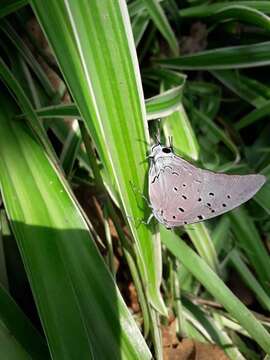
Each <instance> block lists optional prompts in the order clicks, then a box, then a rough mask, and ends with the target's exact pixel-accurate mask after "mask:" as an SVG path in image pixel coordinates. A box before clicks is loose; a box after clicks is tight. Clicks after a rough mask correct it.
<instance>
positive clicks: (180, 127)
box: [162, 104, 199, 160]
mask: <svg viewBox="0 0 270 360" xmlns="http://www.w3.org/2000/svg"><path fill="white" fill-rule="evenodd" d="M162 127H163V131H164V135H165V137H166V138H167V139H168V138H169V137H170V136H172V137H173V146H174V147H175V149H179V150H180V152H181V153H182V154H184V155H186V156H187V157H189V158H191V159H193V160H198V158H199V145H198V142H197V139H196V137H195V134H194V131H193V129H192V126H191V124H190V121H189V119H188V116H187V114H186V111H185V109H184V107H183V105H182V104H180V105H179V108H178V110H177V111H175V112H174V113H173V114H171V115H169V116H168V117H167V118H165V119H163V120H162Z"/></svg>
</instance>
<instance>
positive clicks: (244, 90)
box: [211, 70, 266, 107]
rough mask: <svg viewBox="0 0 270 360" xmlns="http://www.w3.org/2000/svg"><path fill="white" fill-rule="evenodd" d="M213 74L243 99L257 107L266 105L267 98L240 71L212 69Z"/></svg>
mask: <svg viewBox="0 0 270 360" xmlns="http://www.w3.org/2000/svg"><path fill="white" fill-rule="evenodd" d="M211 74H212V75H213V76H214V77H216V78H217V79H218V80H219V81H220V82H221V83H222V84H223V85H225V86H226V87H227V88H229V89H230V90H231V91H233V92H234V93H236V94H237V95H238V96H239V97H240V98H241V99H244V100H245V101H246V102H248V103H250V104H252V105H253V106H255V107H261V106H263V105H265V102H266V99H265V98H264V97H263V96H261V95H260V94H259V93H258V91H256V90H254V89H253V86H250V85H249V84H247V83H246V81H244V80H245V78H244V77H243V76H242V75H240V74H239V73H238V72H235V71H231V70H212V71H211Z"/></svg>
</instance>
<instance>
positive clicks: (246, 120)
mask: <svg viewBox="0 0 270 360" xmlns="http://www.w3.org/2000/svg"><path fill="white" fill-rule="evenodd" d="M269 113H270V101H267V102H265V104H264V105H263V106H261V107H260V108H259V109H255V110H253V111H251V112H249V113H248V114H247V115H246V116H244V117H242V118H241V119H240V120H239V121H238V122H237V123H236V124H235V128H236V130H241V129H243V128H245V127H247V126H249V125H251V124H253V123H254V122H255V121H258V120H261V119H262V118H264V117H266V116H267V115H269Z"/></svg>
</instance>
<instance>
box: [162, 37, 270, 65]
mask: <svg viewBox="0 0 270 360" xmlns="http://www.w3.org/2000/svg"><path fill="white" fill-rule="evenodd" d="M269 51H270V42H269V41H266V42H262V43H259V44H252V45H240V46H231V47H224V48H219V49H213V50H206V51H202V52H198V53H196V54H192V55H184V56H181V57H178V58H172V59H166V60H158V61H156V62H157V64H159V65H160V66H162V67H164V68H167V69H172V70H214V69H237V68H250V67H257V66H266V65H269V64H270V59H269Z"/></svg>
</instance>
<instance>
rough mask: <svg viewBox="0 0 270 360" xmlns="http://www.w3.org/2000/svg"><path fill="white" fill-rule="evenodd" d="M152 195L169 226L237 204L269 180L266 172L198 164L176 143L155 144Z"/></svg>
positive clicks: (157, 212)
mask: <svg viewBox="0 0 270 360" xmlns="http://www.w3.org/2000/svg"><path fill="white" fill-rule="evenodd" d="M149 158H150V160H151V165H150V170H149V185H148V186H149V199H150V203H151V207H152V211H153V215H154V216H155V218H156V219H157V220H158V221H159V222H160V223H162V224H163V225H164V226H166V227H167V228H172V227H178V226H181V225H187V224H193V223H196V222H199V221H202V220H206V219H210V218H213V217H215V216H218V215H221V214H223V213H225V212H227V211H229V210H232V209H234V208H236V207H237V206H239V205H241V204H243V203H244V202H246V201H247V200H249V199H250V198H251V197H252V196H253V195H255V194H256V192H257V191H258V190H259V189H260V188H261V187H262V185H263V184H264V183H265V181H266V178H265V176H263V175H257V174H254V175H226V174H222V173H214V172H211V171H208V170H203V169H200V168H197V167H195V166H194V165H192V164H190V163H189V162H187V161H185V160H183V159H181V158H180V157H179V156H177V155H175V154H174V152H173V149H172V147H166V146H163V145H161V144H156V145H154V146H152V148H151V153H150V155H149Z"/></svg>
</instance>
